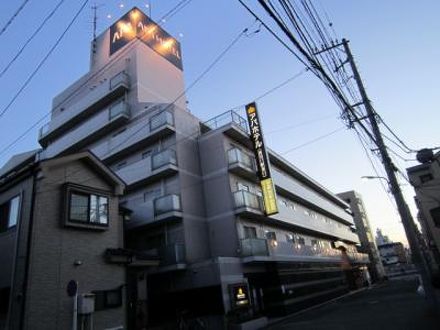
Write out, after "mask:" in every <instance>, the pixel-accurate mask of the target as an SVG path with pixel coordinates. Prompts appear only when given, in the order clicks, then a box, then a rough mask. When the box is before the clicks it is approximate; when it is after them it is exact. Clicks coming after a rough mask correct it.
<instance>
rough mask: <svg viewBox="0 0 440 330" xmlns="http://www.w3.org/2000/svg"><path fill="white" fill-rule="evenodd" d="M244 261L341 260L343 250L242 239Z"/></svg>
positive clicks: (260, 239)
mask: <svg viewBox="0 0 440 330" xmlns="http://www.w3.org/2000/svg"><path fill="white" fill-rule="evenodd" d="M240 246H241V256H242V257H243V258H244V259H245V260H244V262H289V261H290V262H337V263H339V262H341V261H342V254H341V251H339V250H336V249H330V248H327V249H323V248H319V247H317V246H314V247H312V246H308V245H300V244H295V243H293V242H280V241H275V240H267V239H264V238H245V239H242V240H241V241H240Z"/></svg>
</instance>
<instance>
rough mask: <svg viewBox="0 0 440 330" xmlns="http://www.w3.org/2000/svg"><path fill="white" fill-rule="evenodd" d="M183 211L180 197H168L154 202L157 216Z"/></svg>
mask: <svg viewBox="0 0 440 330" xmlns="http://www.w3.org/2000/svg"><path fill="white" fill-rule="evenodd" d="M181 210H182V208H181V205H180V196H179V195H166V196H162V197H159V198H156V199H155V200H154V215H156V216H157V215H161V214H164V213H167V212H180V211H181Z"/></svg>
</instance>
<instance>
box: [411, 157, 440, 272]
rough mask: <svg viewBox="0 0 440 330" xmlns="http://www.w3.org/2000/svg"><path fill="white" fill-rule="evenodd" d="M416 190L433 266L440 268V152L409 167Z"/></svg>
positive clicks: (435, 268) (422, 225)
mask: <svg viewBox="0 0 440 330" xmlns="http://www.w3.org/2000/svg"><path fill="white" fill-rule="evenodd" d="M407 173H408V177H409V180H410V182H411V184H412V186H413V187H414V190H415V192H416V196H415V201H416V205H417V208H418V209H419V213H418V219H419V222H420V225H421V228H422V234H423V236H424V239H425V241H426V243H427V244H426V245H427V247H428V250H429V252H430V257H431V258H430V259H431V268H432V270H433V271H434V272H435V271H437V272H438V271H439V269H440V152H437V153H436V154H433V155H431V157H429V158H428V159H426V160H424V163H422V164H420V165H417V166H413V167H410V168H408V169H407Z"/></svg>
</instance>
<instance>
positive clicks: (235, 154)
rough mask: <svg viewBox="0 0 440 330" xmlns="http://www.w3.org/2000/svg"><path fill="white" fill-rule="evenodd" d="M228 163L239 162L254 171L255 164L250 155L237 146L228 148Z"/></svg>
mask: <svg viewBox="0 0 440 330" xmlns="http://www.w3.org/2000/svg"><path fill="white" fill-rule="evenodd" d="M228 164H229V165H235V164H239V165H242V166H244V167H247V168H248V169H250V170H252V171H255V165H254V161H253V159H252V157H251V156H249V155H247V154H246V153H244V152H243V151H241V150H240V149H237V148H232V149H229V150H228Z"/></svg>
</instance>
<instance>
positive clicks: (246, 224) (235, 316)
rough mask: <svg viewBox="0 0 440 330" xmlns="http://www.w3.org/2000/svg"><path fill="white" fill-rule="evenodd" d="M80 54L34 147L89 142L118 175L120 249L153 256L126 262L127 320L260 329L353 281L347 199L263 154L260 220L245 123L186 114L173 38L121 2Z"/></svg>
mask: <svg viewBox="0 0 440 330" xmlns="http://www.w3.org/2000/svg"><path fill="white" fill-rule="evenodd" d="M91 54H92V55H91V66H90V71H89V72H88V73H86V74H85V75H84V76H83V77H81V78H80V79H79V80H77V81H76V82H74V83H73V84H72V85H71V86H69V87H68V88H67V89H65V90H64V91H62V92H61V93H60V94H59V95H57V96H56V97H55V98H54V100H53V107H52V116H51V120H50V122H49V123H48V124H47V125H45V126H44V127H43V128H42V129H41V131H40V135H39V142H40V144H41V146H42V148H43V150H42V151H41V152H40V153H39V157H40V159H51V158H53V157H64V156H66V155H69V154H71V153H76V152H82V151H86V150H87V151H89V152H91V153H92V154H93V155H94V157H97V158H98V159H100V160H101V161H102V162H103V164H105V165H106V166H108V167H109V168H110V169H111V170H112V171H114V172H115V173H116V175H117V177H119V178H121V179H122V180H123V181H124V182H125V183H126V190H125V193H124V195H123V196H122V197H121V198H120V199H119V202H120V210H123V211H124V218H125V224H124V226H125V249H126V250H125V251H136V252H138V253H142V254H144V255H150V256H155V257H156V258H157V262H156V263H155V262H153V259H154V258H152V260H146V261H145V262H137V263H134V264H133V263H131V264H130V262H126V263H127V264H129V265H127V267H126V268H127V280H126V285H127V286H126V293H127V304H126V308H127V315H128V316H127V326H128V328H129V329H142V328H144V327H146V326H153V325H160V324H164V323H166V322H170V320H171V322H172V320H173V319H175V318H176V316H177V315H179V314H181V313H186V311H189V313H190V315H192V316H201V317H204V319H205V322H206V323H207V324H208V325H209V328H210V329H211V328H212V329H214V328H215V326H219V327H221V326H223V325H224V322H225V321H226V322H245V321H246V320H252V319H254V321H255V319H257V321H255V322H260V323H259V324H260V325H262V324H264V322H265V318H264V317H265V316H278V315H284V314H286V313H289V312H291V311H295V310H299V309H301V308H305V307H307V306H311V305H313V304H316V303H318V302H321V301H324V300H326V299H330V298H333V297H335V296H338V295H341V294H343V293H346V292H347V291H348V290H349V289H350V288H355V287H358V286H359V285H361V283H362V278H363V277H362V276H363V273H364V271H365V269H366V265H367V264H368V263H369V259H368V255H367V254H364V253H359V252H358V251H357V245H358V244H359V238H358V236H357V234H356V233H355V232H354V222H353V217H352V215H351V214H350V212H349V211H348V208H349V205H348V204H347V203H346V202H344V201H343V200H342V199H340V198H338V197H337V196H336V195H334V194H333V193H331V192H330V191H328V190H327V189H326V188H324V187H323V186H322V185H320V184H319V183H318V182H316V181H314V180H313V179H312V178H310V177H309V176H307V175H306V174H305V173H303V172H302V171H301V170H299V169H298V168H296V167H295V166H294V165H292V164H291V163H289V162H288V161H287V160H285V159H284V158H282V157H281V156H280V155H277V154H276V153H275V152H273V151H269V154H268V157H269V161H270V165H271V167H272V172H273V179H274V182H275V189H276V194H277V196H276V197H277V203H278V208H279V213H277V214H275V215H272V216H270V217H268V216H265V213H264V208H263V202H262V199H261V190H260V188H259V184H258V179H257V175H256V169H255V159H254V157H253V156H252V151H251V141H250V138H249V133H248V128H247V122H246V119H244V118H242V117H241V116H240V114H238V113H235V112H226V113H224V114H222V115H220V116H216V117H215V118H213V119H212V120H210V121H202V120H200V119H199V118H197V117H195V116H194V115H192V114H191V113H189V112H188V111H187V109H186V100H185V93H184V80H183V71H182V60H181V59H182V54H181V52H180V45H179V43H178V41H177V40H175V39H174V38H172V37H171V36H170V35H168V33H166V32H165V31H164V30H162V29H161V28H160V27H159V26H158V25H156V24H155V23H154V22H153V21H151V20H150V19H149V18H148V17H147V16H145V15H144V14H143V13H142V12H141V11H140V10H139V9H137V8H133V9H132V10H130V11H129V12H128V13H127V14H126V15H124V16H123V17H122V18H121V19H120V20H118V21H117V22H116V23H115V24H114V25H112V26H111V27H110V28H109V29H107V30H106V31H105V32H104V33H103V34H102V35H100V36H99V37H98V38H97V40H96V42H95V43H94V47H93V51H92V52H91ZM113 252H114V253H115V259H117V258H118V257H121V258H123V257H124V253H123V252H121V251H119V253H118V251H117V249H116V250H113ZM147 259H148V258H147ZM225 315H226V318H225ZM261 316H263V317H262V318H260V319H258V317H261Z"/></svg>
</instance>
